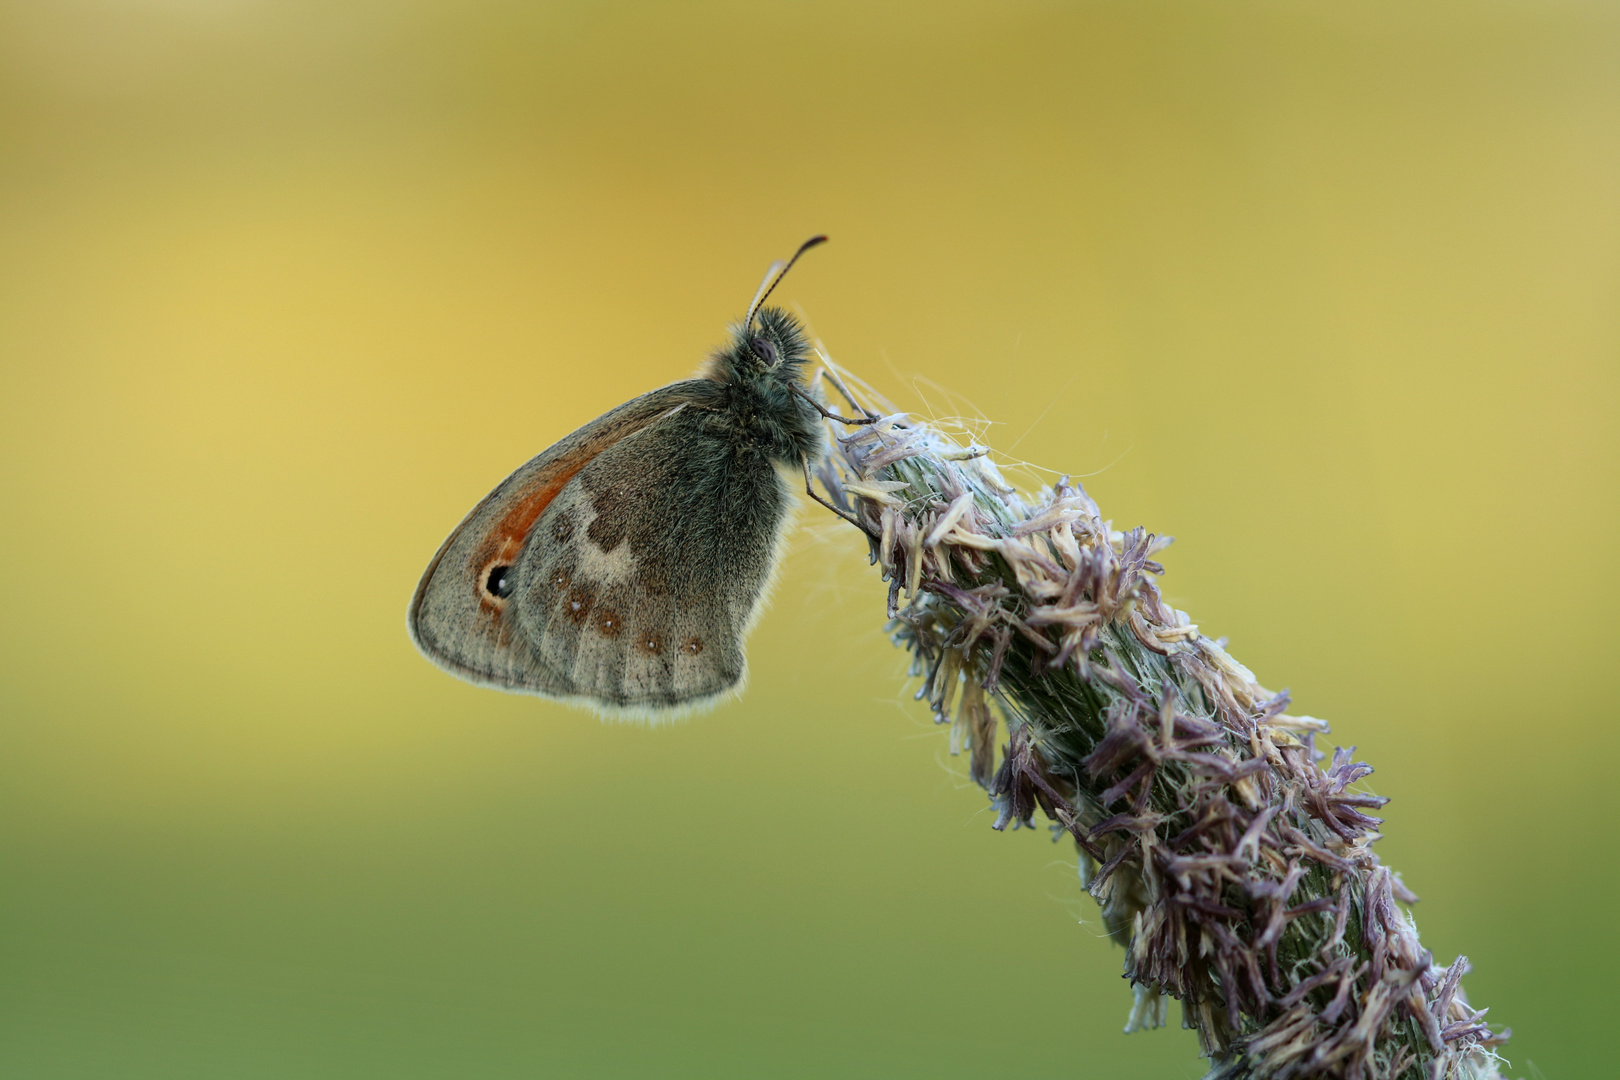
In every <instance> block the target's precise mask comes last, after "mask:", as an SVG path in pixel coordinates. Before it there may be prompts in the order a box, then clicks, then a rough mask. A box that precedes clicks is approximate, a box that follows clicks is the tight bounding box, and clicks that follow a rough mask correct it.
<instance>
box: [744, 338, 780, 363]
mask: <svg viewBox="0 0 1620 1080" xmlns="http://www.w3.org/2000/svg"><path fill="white" fill-rule="evenodd" d="M748 347H749V348H751V349H753V350H754V355H755V356H757V357H759V358H760V360H762V361H764V363H765V366H766V367H775V366H776V364H777V361H778V360H780V359H781V357H780V356H778V355H777V353H776V346H775V345H774V344H772V343H771V340H770V338H762V337H757V338H754V339H753V340H752V341H750V342H749V343H748Z"/></svg>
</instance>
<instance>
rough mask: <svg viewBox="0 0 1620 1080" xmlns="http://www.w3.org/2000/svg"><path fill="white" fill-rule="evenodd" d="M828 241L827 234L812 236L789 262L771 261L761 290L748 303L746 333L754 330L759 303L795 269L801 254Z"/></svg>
mask: <svg viewBox="0 0 1620 1080" xmlns="http://www.w3.org/2000/svg"><path fill="white" fill-rule="evenodd" d="M826 242H827V238H826V237H825V236H812V237H811V238H810V239H808V240H806V241H805V242H804V243H802V244H800V245H799V250H798V251H795V252H794V253H793V258H791V259H789V260H788V261H787V262H785V263H784V262H774V263H771V266H770V269H769V270H766V271H765V280H764V281H761V282H760V283H759V292H757V293H755V294H754V302H753V303H752V304H749V305H748V316H747V318H745V319H743V331H744V332H745V333H752V332H753V330H754V315H755V314H756V313H758V311H759V305H761V304H763V303H764V302H765V299H766V297H768V296H770V295H771V292H772V290H774V289H775V288H776V286H777V285H779V284H781V281H782V279H783V278H785V277H787V272H788V271H789V270H791V269H793V264H794V263H796V262H798V261H799V256H800V255H803V254H804V253H805V252H807V251H809V250H810V249H811V248H813V247H815V246H816V245H817V244H825V243H826Z"/></svg>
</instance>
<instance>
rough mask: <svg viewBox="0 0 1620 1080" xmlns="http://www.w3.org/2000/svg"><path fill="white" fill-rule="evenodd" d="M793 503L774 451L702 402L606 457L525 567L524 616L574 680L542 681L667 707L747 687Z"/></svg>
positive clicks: (566, 496)
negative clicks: (748, 652) (750, 647)
mask: <svg viewBox="0 0 1620 1080" xmlns="http://www.w3.org/2000/svg"><path fill="white" fill-rule="evenodd" d="M788 506H789V501H788V495H787V492H786V490H785V487H784V485H783V482H782V480H781V478H780V477H779V476H778V475H777V473H776V470H775V468H774V467H773V466H772V465H771V464H770V462H769V461H768V460H767V459H766V458H765V457H764V456H763V455H761V454H758V453H755V452H753V451H752V449H751V448H750V447H748V446H747V445H738V443H737V442H736V440H735V439H731V438H728V437H727V436H726V433H725V432H723V431H719V430H716V428H715V424H714V420H713V418H712V416H710V415H707V414H705V413H704V412H703V411H702V410H699V409H687V410H682V411H681V412H679V413H676V414H673V415H670V416H668V417H665V418H663V419H662V420H660V421H659V422H658V423H657V424H654V425H651V426H649V427H647V428H645V429H643V430H641V431H638V432H636V433H634V434H632V435H630V436H627V437H626V438H625V439H624V440H622V441H621V442H619V443H617V444H615V445H614V446H613V447H611V448H609V449H608V450H606V451H604V452H603V453H602V454H601V455H599V456H598V457H596V458H595V459H594V460H593V461H592V462H591V463H590V464H589V465H587V466H586V467H585V468H583V469H582V470H581V471H580V472H579V474H578V475H577V476H576V477H574V478H573V479H572V480H571V481H570V482H569V483H568V485H567V486H566V487H565V488H564V489H563V490H562V491H561V492H560V493H559V494H558V495H557V497H556V498H555V499H553V500H552V502H551V504H550V505H549V506H548V507H547V509H546V511H545V513H544V514H543V515H542V516H541V518H540V520H539V521H538V522H537V523H536V527H535V529H534V530H533V533H532V535H531V538H530V540H529V543H528V545H527V546H526V547H525V549H524V552H523V555H522V558H521V560H520V562H519V565H518V567H517V590H518V591H517V593H516V595H515V596H514V597H513V600H514V602H515V604H516V610H517V613H518V622H519V626H520V627H521V629H522V632H523V635H524V636H525V637H526V638H527V639H528V645H529V648H530V651H531V652H532V653H533V655H534V656H535V657H536V659H537V661H538V664H539V666H540V668H541V669H542V670H543V671H544V679H545V681H546V683H548V684H549V685H551V686H556V687H559V688H560V689H556V690H545V691H542V692H548V693H556V694H559V695H561V696H579V697H585V698H590V699H593V700H596V701H599V702H601V703H603V704H604V705H607V706H610V707H616V708H624V709H637V708H653V709H656V708H664V707H669V706H676V705H682V704H691V703H695V702H701V701H703V700H705V699H710V698H713V697H715V696H717V695H719V694H722V693H724V692H725V691H727V690H729V689H732V688H733V687H735V686H737V684H738V683H740V682H741V680H742V678H743V675H744V671H745V666H746V665H745V660H744V653H743V639H744V636H745V635H746V633H747V631H748V628H749V626H750V625H751V623H752V621H753V618H754V615H755V613H756V612H757V610H758V607H759V604H760V601H761V599H762V597H763V594H764V591H765V588H766V586H767V584H768V581H769V578H770V575H771V571H772V568H773V566H774V564H775V554H776V547H777V545H778V544H779V543H780V539H781V535H782V525H783V523H784V520H785V518H786V515H787V509H788Z"/></svg>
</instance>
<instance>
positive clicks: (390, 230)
mask: <svg viewBox="0 0 1620 1080" xmlns="http://www.w3.org/2000/svg"><path fill="white" fill-rule="evenodd" d="M818 231H826V232H829V233H831V234H832V236H833V242H832V244H830V245H828V246H827V247H826V248H824V249H822V250H819V251H817V252H816V253H815V254H814V255H813V256H812V257H811V258H809V259H807V260H806V261H805V262H804V263H803V264H801V266H800V268H799V269H798V270H796V271H795V272H794V275H793V276H792V277H791V278H790V279H789V281H788V284H787V285H785V286H784V289H783V291H782V293H780V294H779V295H780V296H782V298H783V299H784V300H786V301H787V302H789V303H791V304H793V305H796V306H797V307H798V309H799V310H800V311H801V312H802V313H803V314H804V315H805V316H806V317H807V318H808V319H809V320H810V322H811V324H812V326H813V328H814V330H815V331H816V333H817V334H819V335H820V336H821V338H822V339H823V340H824V341H825V342H826V343H827V346H828V347H829V348H830V349H831V350H832V352H833V354H834V355H835V356H837V357H838V358H839V359H840V360H841V361H842V362H843V363H844V364H845V365H846V366H848V367H850V368H852V369H854V370H855V371H856V372H858V373H859V374H861V375H863V376H864V377H865V378H866V379H867V380H868V381H869V382H870V383H872V384H873V385H874V386H875V387H876V388H877V389H878V390H880V391H882V392H883V393H885V394H887V395H888V396H889V397H890V398H892V399H893V400H895V401H896V402H898V403H899V404H901V405H902V406H904V407H907V408H912V409H915V410H917V411H918V412H920V413H923V414H927V415H933V416H941V417H961V418H966V419H968V420H972V421H974V422H980V421H983V422H987V423H988V424H989V426H988V427H983V428H980V429H979V430H981V431H982V433H983V435H984V437H985V438H986V439H988V440H989V441H990V442H992V443H993V444H994V445H996V446H998V447H999V448H1000V449H1001V450H1003V451H1005V452H1006V453H1007V454H1008V455H1009V456H1011V457H1015V458H1019V459H1025V460H1028V461H1030V462H1034V463H1037V464H1039V465H1042V466H1046V467H1049V468H1052V469H1056V470H1060V471H1064V472H1070V473H1074V474H1076V475H1078V476H1082V477H1084V478H1085V483H1086V484H1087V486H1088V487H1089V489H1090V490H1091V492H1092V493H1093V495H1094V496H1095V497H1096V498H1097V499H1098V500H1099V501H1100V502H1101V504H1102V506H1103V508H1104V510H1105V511H1106V512H1107V513H1108V514H1110V515H1111V516H1112V517H1113V518H1114V520H1115V521H1116V523H1118V524H1119V525H1120V526H1122V527H1128V526H1132V525H1136V524H1143V525H1146V526H1147V527H1149V528H1150V529H1152V530H1154V531H1157V532H1161V533H1163V532H1168V533H1172V534H1174V535H1176V536H1177V537H1179V540H1178V542H1177V544H1176V546H1175V547H1174V548H1172V549H1171V550H1170V551H1169V552H1168V553H1167V556H1166V561H1167V563H1168V575H1167V577H1166V579H1165V588H1166V591H1167V592H1168V593H1169V594H1170V596H1171V597H1172V599H1173V601H1174V602H1175V603H1176V604H1177V605H1178V606H1180V607H1183V608H1184V609H1186V610H1187V611H1189V612H1190V613H1191V614H1192V616H1193V618H1194V619H1195V621H1197V622H1198V623H1200V624H1201V626H1202V627H1203V628H1204V630H1205V632H1207V633H1210V634H1215V635H1227V636H1229V637H1230V638H1231V649H1232V651H1233V653H1234V654H1235V655H1236V656H1237V657H1238V658H1239V659H1241V660H1243V661H1244V662H1246V663H1247V664H1248V665H1250V666H1251V667H1252V668H1253V669H1254V670H1255V671H1256V672H1257V674H1258V675H1259V676H1260V678H1261V680H1262V681H1263V682H1265V683H1267V684H1268V685H1271V686H1273V687H1283V686H1287V687H1289V688H1291V689H1292V690H1293V692H1294V696H1295V702H1296V707H1297V709H1298V711H1301V712H1305V713H1308V714H1311V715H1316V716H1321V717H1325V718H1328V719H1330V720H1331V721H1332V722H1333V723H1334V726H1335V736H1334V737H1335V739H1336V740H1338V741H1340V742H1343V743H1345V744H1357V745H1359V746H1360V748H1361V752H1362V754H1363V755H1364V756H1366V757H1367V758H1368V759H1369V760H1370V761H1372V762H1373V763H1374V764H1375V765H1376V766H1377V767H1378V773H1377V775H1376V776H1375V777H1374V782H1373V786H1374V788H1375V789H1376V790H1378V791H1379V792H1381V793H1382V794H1386V795H1390V796H1393V802H1392V803H1391V804H1390V806H1389V808H1388V817H1389V823H1388V825H1387V827H1386V833H1387V838H1386V839H1385V840H1383V841H1382V842H1381V845H1380V851H1381V852H1382V853H1383V855H1384V857H1385V859H1386V860H1387V861H1389V862H1391V863H1393V864H1394V865H1395V866H1396V867H1397V868H1399V869H1401V870H1402V871H1403V872H1404V873H1405V876H1406V880H1407V881H1408V882H1409V883H1410V884H1411V885H1412V887H1413V888H1414V889H1415V890H1416V891H1417V892H1419V893H1420V894H1422V895H1423V897H1424V900H1423V902H1422V903H1421V904H1420V905H1419V906H1418V908H1417V909H1416V910H1417V915H1418V918H1419V925H1420V927H1421V929H1422V932H1423V935H1424V941H1425V943H1426V944H1427V945H1428V946H1429V947H1430V948H1431V949H1432V950H1433V951H1434V953H1435V954H1436V956H1437V958H1438V959H1439V960H1440V961H1441V962H1449V960H1450V959H1451V958H1452V957H1453V956H1455V955H1456V954H1457V953H1459V952H1461V953H1466V954H1467V955H1468V956H1470V957H1471V958H1472V959H1473V961H1474V963H1475V966H1476V969H1477V970H1476V973H1475V974H1474V975H1472V976H1471V977H1470V978H1469V980H1468V982H1467V986H1468V989H1469V991H1470V993H1471V996H1472V998H1473V999H1474V1001H1475V1002H1476V1003H1481V1004H1489V1005H1491V1006H1493V1011H1492V1013H1491V1017H1492V1019H1493V1020H1495V1021H1497V1022H1500V1023H1506V1024H1510V1025H1512V1027H1513V1028H1514V1029H1515V1031H1516V1032H1517V1034H1515V1036H1514V1038H1513V1040H1512V1041H1511V1042H1510V1043H1509V1045H1508V1047H1507V1053H1508V1055H1509V1057H1510V1058H1511V1059H1512V1060H1513V1062H1514V1064H1515V1068H1514V1074H1515V1075H1520V1076H1529V1077H1538V1078H1539V1077H1547V1078H1561V1077H1570V1078H1573V1077H1585V1076H1595V1075H1599V1074H1602V1073H1606V1072H1607V1071H1608V1069H1609V1068H1610V1067H1612V1056H1613V1050H1612V1029H1613V1022H1614V1021H1613V1016H1614V1010H1615V1008H1616V1005H1617V1004H1620V994H1617V991H1616V989H1615V985H1614V971H1615V970H1616V963H1617V961H1620V942H1617V932H1616V922H1615V919H1614V910H1615V899H1614V897H1615V889H1616V885H1617V883H1620V863H1617V860H1616V854H1617V853H1616V850H1615V849H1616V844H1615V840H1614V826H1615V823H1616V818H1617V811H1620V794H1617V785H1616V783H1615V780H1614V775H1615V763H1614V758H1615V751H1616V749H1617V747H1616V742H1617V740H1616V735H1615V725H1616V721H1617V719H1620V715H1617V712H1620V709H1617V706H1616V698H1615V691H1614V682H1615V670H1616V669H1615V646H1616V638H1617V634H1616V629H1615V624H1614V612H1615V610H1616V601H1617V591H1620V590H1617V582H1620V577H1617V571H1616V567H1615V559H1614V550H1615V539H1614V538H1615V529H1616V525H1617V521H1616V507H1617V498H1616V495H1617V493H1620V468H1617V462H1620V455H1617V449H1620V447H1617V430H1620V424H1617V420H1620V408H1617V406H1620V401H1617V398H1620V393H1617V391H1620V319H1617V316H1616V310H1617V307H1616V299H1617V294H1620V11H1617V9H1616V8H1615V7H1614V6H1613V5H1612V4H1596V3H1594V4H1582V3H1508V2H1494V0H1466V2H1460V3H1454V4H1450V3H1418V4H1412V3H1405V2H1403V3H1364V2H1356V3H1349V2H1346V3H1310V4H1299V3H1281V2H1277V3H1265V2H1252V3H1220V4H1214V3H1151V2H1150V3H1132V4H1121V3H1057V2H1010V3H1000V4H982V5H973V4H968V5H963V4H954V3H944V2H940V0H930V2H928V3H917V4H898V3H890V4H868V3H851V4H808V3H786V2H774V3H697V4H629V3H612V4H609V3H588V4H587V3H580V4H540V3H525V2H516V0H512V2H501V0H458V2H453V3H452V2H447V0H407V2H404V3H399V2H381V0H377V2H344V3H336V4H334V3H327V2H320V3H317V2H310V0H286V2H270V0H48V2H46V0H39V2H28V0H22V2H18V3H11V4H8V5H6V6H5V7H4V8H0V447H3V462H4V467H3V470H0V507H3V510H0V521H3V527H0V598H3V599H0V604H3V611H4V618H3V620H0V713H3V715H0V778H3V782H0V860H3V866H0V1074H3V1075H5V1076H7V1077H17V1078H33V1077H41V1078H45V1077H51V1078H54V1077H86V1078H92V1077H93V1078H97V1080H104V1078H122V1077H154V1078H157V1077H161V1078H166V1080H169V1078H190V1077H197V1078H215V1077H242V1078H259V1077H263V1078H281V1077H291V1076H297V1077H345V1078H347V1077H357V1076H389V1077H397V1078H415V1077H424V1078H425V1077H480V1078H483V1077H489V1078H500V1077H574V1076H579V1077H615V1076H630V1075H635V1076H657V1077H680V1076H692V1077H761V1076H771V1077H825V1076H834V1075H836V1076H852V1077H884V1078H890V1077H910V1076H919V1077H921V1076H927V1077H931V1078H939V1077H984V1076H1081V1077H1087V1078H1099V1080H1100V1078H1114V1077H1132V1078H1134V1077H1171V1078H1193V1077H1197V1076H1199V1075H1200V1074H1201V1072H1202V1068H1201V1065H1200V1062H1199V1059H1198V1056H1197V1049H1196V1044H1195V1041H1194V1039H1193V1038H1192V1036H1191V1035H1190V1034H1189V1033H1187V1032H1184V1031H1181V1030H1179V1029H1177V1028H1174V1027H1172V1028H1171V1029H1167V1030H1165V1031H1159V1032H1152V1033H1145V1034H1137V1035H1131V1036H1126V1035H1123V1034H1122V1033H1121V1031H1120V1028H1121V1026H1122V1024H1123V1022H1124V1019H1125V1014H1126V1010H1127V1006H1128V1004H1129V998H1130V995H1129V992H1128V989H1127V988H1126V986H1125V985H1124V984H1123V983H1122V982H1121V981H1120V979H1119V971H1120V961H1121V956H1120V954H1119V953H1118V952H1117V951H1116V950H1115V949H1114V948H1113V947H1112V946H1110V945H1109V944H1108V943H1107V942H1106V941H1104V940H1103V939H1102V937H1101V932H1100V929H1099V927H1098V924H1097V917H1096V909H1095V906H1094V905H1093V904H1092V902H1091V901H1090V900H1089V899H1088V898H1086V897H1085V896H1084V895H1083V894H1082V893H1081V892H1080V890H1079V888H1078V885H1077V884H1076V882H1075V880H1074V868H1073V865H1072V862H1071V859H1072V855H1071V852H1070V851H1069V849H1068V848H1067V846H1066V845H1057V846H1054V845H1053V844H1050V843H1048V841H1047V838H1046V837H1045V835H1044V834H1030V833H1018V834H1014V835H1001V834H996V833H994V832H992V831H991V829H990V827H989V826H990V822H991V820H992V818H991V815H990V814H989V813H987V810H986V802H985V799H984V798H983V796H982V794H981V793H979V792H978V791H977V790H976V789H973V788H972V787H971V786H970V785H969V784H968V783H967V781H966V777H965V767H964V765H963V763H962V762H961V761H959V760H958V759H953V758H951V757H949V756H948V753H947V747H946V741H945V738H944V735H943V734H942V733H941V732H939V731H937V730H936V729H934V728H933V727H932V726H931V724H930V723H929V721H928V717H927V715H926V713H925V711H924V710H923V708H922V707H921V706H919V705H917V704H915V703H913V702H912V701H911V700H910V695H909V690H908V688H907V687H906V686H904V685H903V682H904V680H903V674H904V673H903V665H902V663H901V659H900V657H899V655H898V654H897V653H896V652H894V651H893V650H892V649H891V648H890V647H889V646H888V645H887V643H886V642H885V640H884V638H883V635H882V630H881V624H882V595H883V594H882V589H881V587H880V586H879V584H878V582H877V581H876V580H875V579H874V578H872V577H871V576H870V574H869V573H868V571H867V570H866V569H865V567H864V559H863V558H862V557H861V552H860V545H859V544H858V542H856V540H855V539H854V538H853V537H852V536H850V535H849V534H848V533H847V532H846V531H844V530H842V529H841V528H840V527H838V526H837V524H836V523H833V522H830V521H828V520H826V519H824V518H823V517H820V516H818V515H816V514H812V513H810V512H808V511H806V512H805V513H804V514H803V515H802V517H803V522H804V523H803V525H802V526H801V528H800V529H799V531H798V533H797V535H796V538H795V541H794V547H793V551H792V554H791V555H790V557H789V558H788V560H787V563H786V567H785V572H784V574H783V577H782V579H781V583H780V586H779V588H778V591H777V594H776V599H775V601H774V606H773V609H772V611H771V612H770V613H769V615H768V616H767V617H766V618H765V619H764V621H763V622H762V624H761V625H760V627H759V629H758V631H757V632H756V634H755V637H754V639H753V645H752V650H751V655H752V669H753V674H752V685H751V687H750V689H749V690H748V692H747V694H746V696H745V697H744V698H742V699H741V700H740V701H737V702H732V703H729V704H726V705H725V706H723V707H721V708H720V709H718V710H717V711H715V712H713V713H711V714H709V715H706V716H703V717H700V718H697V719H694V720H691V721H688V722H684V723H680V724H677V725H674V726H670V727H664V728H660V729H656V730H649V729H646V728H637V727H632V726H614V725H605V724H602V723H599V722H598V721H597V720H595V719H594V718H592V717H591V716H589V715H587V714H583V713H580V712H575V711H570V710H568V709H565V708H562V707H559V706H555V705H552V704H550V703H546V702H542V701H538V700H534V699H526V698H518V697H509V696H504V695H500V694H497V693H493V692H490V691H486V690H478V689H474V688H472V687H469V686H465V685H463V684H461V683H458V682H456V681H454V680H452V679H450V678H449V677H447V676H445V675H443V674H441V673H440V672H438V671H437V670H435V669H434V668H433V667H431V666H430V665H429V664H427V663H426V662H425V661H423V660H422V659H420V658H419V657H417V656H416V655H415V653H414V652H413V651H412V649H411V647H410V645H409V643H408V642H407V640H406V636H405V631H404V614H405V605H406V600H407V598H408V597H409V595H410V592H411V589H412V587H413V586H414V584H415V582H416V578H417V575H418V574H419V572H420V571H421V569H422V567H423V566H424V565H425V564H426V562H427V560H428V558H429V556H431V554H432V553H433V551H434V549H435V547H436V546H437V545H438V543H439V541H440V539H441V538H442V536H443V535H444V534H445V533H446V532H447V531H448V530H449V529H450V527H451V526H453V525H454V524H455V523H456V522H457V521H458V520H459V519H460V517H461V515H462V514H463V513H464V512H465V511H466V509H467V508H468V507H470V506H471V505H472V503H473V502H474V501H475V500H476V499H478V498H479V497H480V496H481V495H483V494H484V492H485V491H486V490H487V489H488V488H490V487H491V486H492V485H493V484H494V483H495V482H496V481H498V480H499V479H500V478H501V477H502V476H503V475H505V474H506V472H507V471H509V470H510V469H511V468H513V467H514V466H516V465H517V464H518V463H520V462H522V461H523V460H525V459H527V458H528V457H529V456H530V455H531V454H533V453H535V452H537V451H538V450H540V449H541V448H543V447H544V446H545V445H547V444H548V443H550V442H551V441H552V440H553V439H555V438H557V437H558V436H560V435H562V434H564V433H565V432H567V431H569V430H571V429H572V428H574V427H575V426H577V425H579V424H581V423H583V422H585V421H586V420H589V419H590V418H591V417H593V416H595V415H597V414H598V413H600V412H602V411H604V410H606V409H608V408H609V407H611V406H613V405H615V404H617V403H619V402H620V401H623V400H625V399H626V398H629V397H630V396H632V395H634V394H637V393H640V392H642V391H644V390H647V389H649V388H651V387H653V386H656V385H660V384H662V383H664V382H667V381H671V380H673V379H676V378H680V377H684V376H686V375H687V374H688V373H689V372H690V371H692V370H693V369H694V368H695V366H696V365H697V363H698V362H699V361H700V359H701V358H702V356H703V355H704V353H705V352H706V350H707V349H708V348H709V347H710V346H712V345H713V344H715V343H716V342H717V341H718V340H720V337H721V334H722V331H723V327H724V324H725V322H726V321H727V320H728V319H731V318H735V317H737V316H738V315H739V314H740V312H741V311H742V308H743V306H744V305H745V304H746V302H747V301H748V299H749V297H750V296H751V295H752V293H753V290H754V287H755V285H756V283H757V281H758V275H759V274H760V273H761V272H762V270H763V269H764V266H765V265H766V263H768V262H769V261H770V260H771V259H774V258H777V257H780V256H782V255H785V254H786V253H787V252H789V251H790V250H791V249H792V247H793V246H794V245H795V244H797V243H798V242H799V241H800V240H802V239H803V238H804V237H806V236H808V235H810V234H811V233H813V232H818ZM1176 1019H1177V1017H1176V1015H1175V1013H1174V1011H1173V1016H1172V1023H1173V1024H1174V1023H1175V1020H1176Z"/></svg>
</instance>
